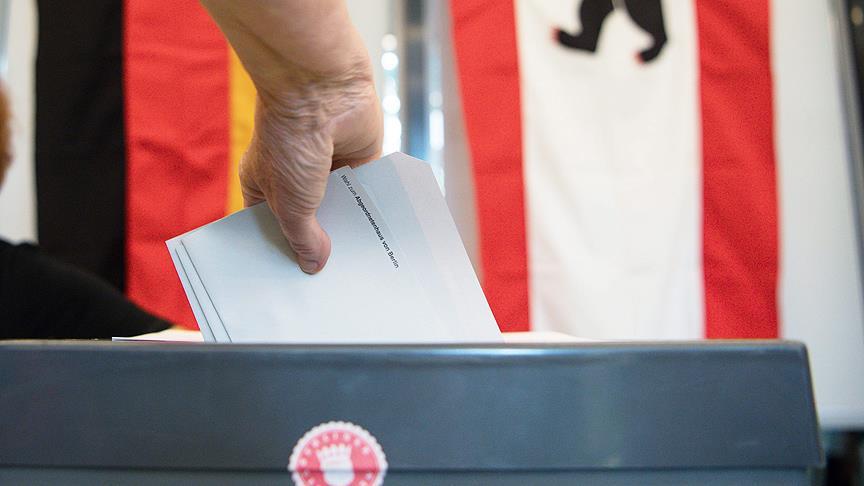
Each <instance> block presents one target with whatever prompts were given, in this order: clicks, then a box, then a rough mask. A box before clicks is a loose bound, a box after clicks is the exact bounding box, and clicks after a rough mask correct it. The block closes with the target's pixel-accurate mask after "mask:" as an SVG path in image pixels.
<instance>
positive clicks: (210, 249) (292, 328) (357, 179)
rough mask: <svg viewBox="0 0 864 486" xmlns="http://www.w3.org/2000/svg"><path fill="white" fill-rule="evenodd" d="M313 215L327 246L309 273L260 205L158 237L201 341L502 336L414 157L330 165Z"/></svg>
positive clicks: (437, 195) (428, 175) (427, 172)
mask: <svg viewBox="0 0 864 486" xmlns="http://www.w3.org/2000/svg"><path fill="white" fill-rule="evenodd" d="M318 220H319V221H320V223H321V226H322V227H323V228H324V230H325V231H327V233H328V234H329V235H330V239H331V241H332V253H331V255H330V259H329V261H328V263H327V265H326V266H325V267H324V269H323V270H322V271H321V272H320V273H318V274H316V275H307V274H305V273H303V272H302V271H301V270H300V268H299V266H298V265H297V263H296V258H295V255H294V253H293V252H292V250H291V248H290V246H289V245H288V243H287V241H285V238H284V237H283V236H282V233H281V231H280V229H279V224H278V223H277V221H276V219H275V217H274V216H273V214H272V213H271V211H270V209H269V207H268V206H267V205H266V204H259V205H257V206H253V207H250V208H246V209H244V210H242V211H239V212H237V213H234V214H232V215H230V216H228V217H225V218H223V219H220V220H218V221H215V222H213V223H210V224H208V225H205V226H202V227H200V228H198V229H195V230H192V231H190V232H188V233H185V234H183V235H180V236H178V237H176V238H173V239H171V240H169V241H168V242H167V245H168V250H169V251H170V253H171V258H172V259H173V261H174V266H175V267H176V269H177V273H178V275H179V276H180V280H181V281H182V284H183V289H184V290H185V292H186V296H187V297H188V298H189V303H190V305H191V306H192V311H193V313H194V315H195V319H196V320H197V321H198V325H199V327H200V329H201V333H202V335H203V336H204V340H205V341H208V342H235V343H249V342H258V343H266V342H279V343H456V342H460V343H465V342H470V343H483V342H500V341H501V334H500V332H499V330H498V326H497V324H496V323H495V319H494V317H493V316H492V312H491V311H490V310H489V305H488V303H487V302H486V298H485V296H484V295H483V291H482V290H481V288H480V285H479V283H478V281H477V277H476V275H475V274H474V270H473V268H472V266H471V263H470V261H469V260H468V256H467V254H466V253H465V248H464V246H463V245H462V240H461V239H460V237H459V233H458V232H457V230H456V226H455V224H454V223H453V219H452V218H451V216H450V212H449V211H448V209H447V205H446V203H445V201H444V198H443V197H442V195H441V192H440V190H439V188H438V184H437V182H436V181H435V178H434V176H433V175H432V171H431V169H430V168H429V166H428V164H426V163H425V162H423V161H420V160H417V159H414V158H412V157H409V156H407V155H405V154H401V153H394V154H390V155H388V156H386V157H384V158H382V159H379V160H376V161H374V162H370V163H368V164H365V165H363V166H361V167H358V168H357V169H351V168H350V167H343V168H340V169H338V170H335V171H333V172H332V173H331V174H330V178H329V180H328V183H327V191H326V194H325V196H324V199H323V201H322V203H321V206H320V208H319V209H318Z"/></svg>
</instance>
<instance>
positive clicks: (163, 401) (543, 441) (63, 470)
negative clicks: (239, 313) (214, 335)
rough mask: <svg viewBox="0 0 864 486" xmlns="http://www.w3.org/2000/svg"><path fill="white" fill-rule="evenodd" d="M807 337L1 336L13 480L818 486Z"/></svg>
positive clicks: (1, 475)
mask: <svg viewBox="0 0 864 486" xmlns="http://www.w3.org/2000/svg"><path fill="white" fill-rule="evenodd" d="M822 460H823V459H822V452H821V449H820V445H819V439H818V423H817V418H816V414H815V411H814V406H813V395H812V391H811V383H810V376H809V370H808V363H807V353H806V350H805V348H804V346H803V345H801V344H798V343H791V342H776V341H770V342H768V341H766V342H760V341H755V342H754V341H749V342H698V343H668V344H666V343H664V344H657V343H652V344H638V343H619V344H608V343H596V344H593V343H577V344H553V345H543V344H518V345H517V344H501V345H482V346H479V345H478V346H472V345H462V346H446V347H441V346H362V347H361V346H290V345H205V344H188V343H187V344H175V343H161V344H154V343H110V342H108V343H106V342H8V343H6V344H0V484H65V485H69V484H149V483H157V484H184V485H186V484H291V482H292V481H297V482H298V483H299V484H317V485H324V484H339V485H346V484H352V485H364V484H365V485H373V484H380V483H381V481H382V479H383V482H384V484H409V485H415V484H416V485H420V484H423V485H426V484H477V485H481V484H503V485H524V484H601V485H614V484H627V485H629V484H642V485H644V484H658V485H660V484H662V485H672V484H700V485H702V484H729V485H732V484H735V485H739V484H760V485H765V484H777V485H784V486H788V485H796V484H802V485H803V484H809V483H810V480H811V474H812V473H813V471H814V469H816V468H818V467H819V466H820V464H821V463H822Z"/></svg>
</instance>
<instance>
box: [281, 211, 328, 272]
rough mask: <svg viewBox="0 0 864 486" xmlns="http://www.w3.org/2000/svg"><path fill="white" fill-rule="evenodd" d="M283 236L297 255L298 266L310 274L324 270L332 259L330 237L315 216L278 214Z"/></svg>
mask: <svg viewBox="0 0 864 486" xmlns="http://www.w3.org/2000/svg"><path fill="white" fill-rule="evenodd" d="M276 217H277V218H278V220H279V226H280V227H281V228H282V234H283V235H285V239H287V240H288V244H289V245H291V249H292V250H294V253H295V254H296V255H297V264H298V265H300V269H301V270H303V271H304V272H306V273H308V274H315V273H318V272H320V271H321V269H322V268H324V264H325V263H327V259H328V258H330V237H329V236H328V235H327V233H326V232H325V231H324V228H322V227H321V225H320V224H319V223H318V219H317V218H315V215H314V214H309V215H297V214H292V213H281V214H277V215H276Z"/></svg>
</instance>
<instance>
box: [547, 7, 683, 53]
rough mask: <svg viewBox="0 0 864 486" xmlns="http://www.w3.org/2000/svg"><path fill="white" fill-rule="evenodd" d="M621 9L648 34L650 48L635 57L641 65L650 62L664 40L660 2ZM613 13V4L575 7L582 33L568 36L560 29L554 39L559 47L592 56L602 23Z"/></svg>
mask: <svg viewBox="0 0 864 486" xmlns="http://www.w3.org/2000/svg"><path fill="white" fill-rule="evenodd" d="M624 7H625V8H626V9H627V13H628V14H630V18H632V19H633V22H635V23H636V25H638V26H639V27H641V28H642V30H644V31H645V32H647V33H648V34H650V35H651V37H652V38H653V40H654V42H653V43H652V44H651V47H649V48H647V49H645V50H644V51H642V52H640V53H638V54H637V57H638V58H639V60H641V61H642V62H651V61H653V60H654V59H656V58H657V56H659V55H660V51H661V50H663V46H664V45H666V40H667V39H666V28H665V27H664V26H663V8H662V7H661V5H660V0H624ZM614 9H615V6H614V4H613V0H583V1H582V5H581V6H580V7H579V21H580V23H581V24H582V31H581V32H579V33H578V34H576V35H572V34H570V33H568V32H565V31H563V30H561V29H555V32H554V36H555V39H556V40H557V41H558V43H559V44H561V45H562V46H566V47H570V48H573V49H580V50H583V51H588V52H594V51H595V50H596V49H597V39H598V38H599V37H600V29H601V28H602V27H603V21H604V20H606V17H608V16H609V14H610V13H612V10H614Z"/></svg>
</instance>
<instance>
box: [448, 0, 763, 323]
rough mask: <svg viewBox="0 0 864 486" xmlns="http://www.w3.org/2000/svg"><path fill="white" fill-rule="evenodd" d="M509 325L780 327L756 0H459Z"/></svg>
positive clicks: (490, 236)
mask: <svg viewBox="0 0 864 486" xmlns="http://www.w3.org/2000/svg"><path fill="white" fill-rule="evenodd" d="M451 7H452V15H453V35H454V44H455V50H456V55H457V65H458V68H457V69H458V76H459V82H460V87H461V91H462V93H461V94H462V100H463V111H464V118H465V124H466V129H467V135H468V139H469V145H470V154H471V160H472V166H473V172H474V179H475V181H474V183H475V190H476V194H477V201H476V203H477V216H478V234H479V241H480V243H479V247H480V248H479V249H480V255H481V263H482V268H483V275H484V276H483V285H484V289H485V291H486V293H487V297H488V299H489V302H490V305H491V306H492V309H493V312H494V313H495V315H496V318H497V320H498V322H499V324H500V325H501V326H502V329H503V330H522V329H529V328H530V329H535V330H557V331H566V332H570V333H572V334H575V335H580V336H585V337H595V338H612V339H614V338H625V339H629V338H700V337H717V338H732V337H742V338H758V337H764V338H770V337H777V335H778V312H777V285H778V236H777V235H778V217H777V212H778V210H777V189H776V176H775V150H774V107H773V100H772V73H771V55H770V49H769V44H770V22H771V19H770V15H769V2H768V0H755V1H754V0H733V1H724V2H687V1H683V2H682V1H671V0H670V1H663V2H661V1H660V0H646V1H635V0H628V1H622V2H613V1H611V0H582V1H576V2H574V1H572V0H570V1H564V0H561V1H549V0H515V1H514V2H501V1H492V0H452V2H451Z"/></svg>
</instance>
